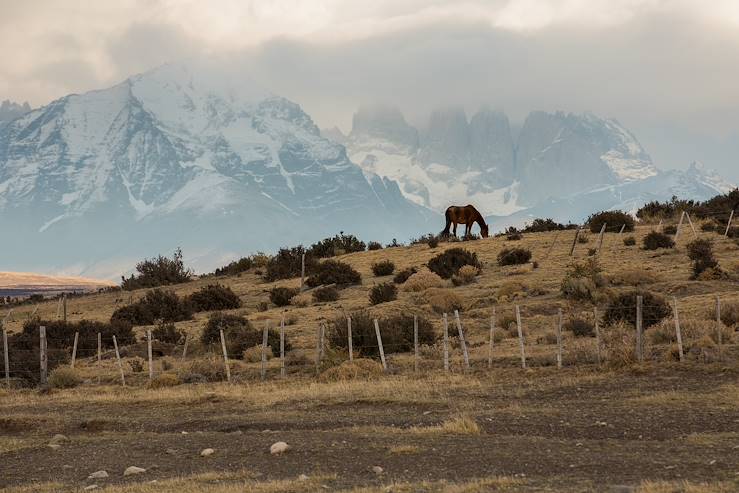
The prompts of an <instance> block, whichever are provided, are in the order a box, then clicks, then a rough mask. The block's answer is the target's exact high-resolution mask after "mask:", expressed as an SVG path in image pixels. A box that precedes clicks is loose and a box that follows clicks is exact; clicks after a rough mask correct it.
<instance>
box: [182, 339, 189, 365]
mask: <svg viewBox="0 0 739 493" xmlns="http://www.w3.org/2000/svg"><path fill="white" fill-rule="evenodd" d="M188 342H190V336H189V335H188V334H185V345H184V347H183V348H182V359H183V360H184V359H185V356H187V343H188Z"/></svg>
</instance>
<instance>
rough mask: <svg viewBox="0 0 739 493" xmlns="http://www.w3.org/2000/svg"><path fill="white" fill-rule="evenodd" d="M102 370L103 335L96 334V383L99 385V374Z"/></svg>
mask: <svg viewBox="0 0 739 493" xmlns="http://www.w3.org/2000/svg"><path fill="white" fill-rule="evenodd" d="M102 369H103V335H102V334H101V333H100V332H98V383H100V373H101V372H102Z"/></svg>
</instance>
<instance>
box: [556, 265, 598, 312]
mask: <svg viewBox="0 0 739 493" xmlns="http://www.w3.org/2000/svg"><path fill="white" fill-rule="evenodd" d="M602 272H603V269H602V268H601V266H600V264H599V263H598V259H596V258H594V257H593V258H589V259H587V260H585V261H583V262H575V263H573V264H572V265H570V268H569V269H568V270H567V272H566V273H565V277H564V279H562V284H561V285H560V291H561V292H562V296H564V297H565V298H567V299H571V300H579V301H590V302H595V301H597V299H598V289H599V288H602V287H604V286H605V285H606V279H605V277H603V274H602Z"/></svg>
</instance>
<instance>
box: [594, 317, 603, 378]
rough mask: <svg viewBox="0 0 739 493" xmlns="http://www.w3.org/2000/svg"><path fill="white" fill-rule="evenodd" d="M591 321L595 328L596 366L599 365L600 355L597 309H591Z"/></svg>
mask: <svg viewBox="0 0 739 493" xmlns="http://www.w3.org/2000/svg"><path fill="white" fill-rule="evenodd" d="M593 321H594V324H593V325H594V326H595V355H596V357H597V358H598V366H600V364H601V361H602V359H601V353H600V321H599V320H598V308H593Z"/></svg>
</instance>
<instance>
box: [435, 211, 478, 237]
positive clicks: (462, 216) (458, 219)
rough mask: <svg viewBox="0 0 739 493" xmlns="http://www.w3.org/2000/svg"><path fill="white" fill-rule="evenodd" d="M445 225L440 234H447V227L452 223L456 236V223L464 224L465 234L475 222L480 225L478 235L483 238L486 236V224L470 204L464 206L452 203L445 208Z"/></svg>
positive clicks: (468, 232)
mask: <svg viewBox="0 0 739 493" xmlns="http://www.w3.org/2000/svg"><path fill="white" fill-rule="evenodd" d="M444 215H445V216H446V227H445V228H444V231H442V232H441V235H442V236H449V227H450V226H451V225H452V224H454V229H453V234H454V236H457V224H464V235H465V236H467V235H468V234H470V232H471V231H472V225H473V224H474V223H477V224H479V225H480V235H482V237H483V238H487V237H488V225H487V224H485V220H484V219H483V218H482V214H480V213H479V212H478V211H477V209H475V208H474V207H472V206H471V205H466V206H464V207H461V206H456V205H453V206H451V207H449V208H448V209H447V210H446V213H445V214H444Z"/></svg>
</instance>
